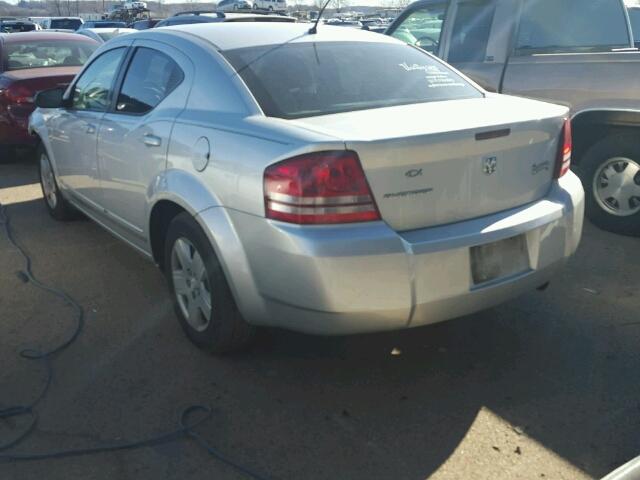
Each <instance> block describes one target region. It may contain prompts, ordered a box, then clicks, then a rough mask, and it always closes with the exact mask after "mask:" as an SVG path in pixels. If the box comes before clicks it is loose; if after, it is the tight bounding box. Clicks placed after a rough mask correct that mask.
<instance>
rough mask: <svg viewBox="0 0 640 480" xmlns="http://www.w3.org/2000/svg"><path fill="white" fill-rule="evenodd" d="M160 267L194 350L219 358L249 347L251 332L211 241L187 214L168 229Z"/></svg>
mask: <svg viewBox="0 0 640 480" xmlns="http://www.w3.org/2000/svg"><path fill="white" fill-rule="evenodd" d="M164 265H165V275H166V277H167V282H168V284H169V290H170V292H171V294H172V295H173V300H174V306H175V311H176V315H177V316H178V319H179V321H180V325H181V326H182V328H183V330H184V331H185V333H186V335H187V337H188V338H189V339H190V340H191V341H192V342H193V343H194V344H195V345H197V346H198V347H200V348H202V349H204V350H207V351H209V352H211V353H217V354H220V353H228V352H233V351H236V350H240V349H242V348H245V347H246V346H248V345H249V344H250V343H251V341H252V340H253V337H254V335H255V327H252V326H251V325H249V324H248V323H246V322H245V321H244V319H243V318H242V316H241V314H240V311H239V310H238V307H237V305H236V302H235V299H234V298H233V295H232V293H231V289H230V288H229V284H228V283H227V279H226V277H225V274H224V271H223V270H222V266H221V265H220V262H219V261H218V258H217V256H216V254H215V251H214V250H213V247H212V246H211V243H210V242H209V239H208V238H207V236H206V235H205V233H204V232H203V231H202V228H200V225H198V223H197V222H196V221H195V220H194V219H193V217H192V216H191V215H190V214H189V213H186V212H185V213H181V214H179V215H177V216H176V217H175V218H174V219H173V220H172V222H171V224H170V225H169V229H168V231H167V237H166V242H165V251H164Z"/></svg>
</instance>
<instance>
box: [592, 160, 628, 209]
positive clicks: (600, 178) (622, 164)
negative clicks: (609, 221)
mask: <svg viewBox="0 0 640 480" xmlns="http://www.w3.org/2000/svg"><path fill="white" fill-rule="evenodd" d="M593 194H594V196H595V199H596V201H597V202H598V205H600V207H601V208H602V209H603V210H605V211H606V212H608V213H610V214H611V215H615V216H618V217H628V216H630V215H634V214H636V213H638V212H640V164H638V162H636V161H635V160H631V159H629V158H624V157H615V158H611V159H609V160H607V161H606V162H604V163H603V164H602V165H601V166H600V168H599V169H598V171H597V172H596V175H595V177H594V179H593Z"/></svg>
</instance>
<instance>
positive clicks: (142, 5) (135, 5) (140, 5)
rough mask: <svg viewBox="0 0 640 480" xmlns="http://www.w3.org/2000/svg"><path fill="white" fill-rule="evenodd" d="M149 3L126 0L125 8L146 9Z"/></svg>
mask: <svg viewBox="0 0 640 480" xmlns="http://www.w3.org/2000/svg"><path fill="white" fill-rule="evenodd" d="M146 8H147V3H146V2H125V3H124V9H125V10H146Z"/></svg>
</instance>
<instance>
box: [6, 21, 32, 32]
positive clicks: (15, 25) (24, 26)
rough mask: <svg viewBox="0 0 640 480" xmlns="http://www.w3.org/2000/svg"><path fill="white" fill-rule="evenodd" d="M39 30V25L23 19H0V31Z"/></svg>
mask: <svg viewBox="0 0 640 480" xmlns="http://www.w3.org/2000/svg"><path fill="white" fill-rule="evenodd" d="M34 30H40V25H38V24H36V23H33V22H26V21H23V20H0V33H17V32H32V31H34Z"/></svg>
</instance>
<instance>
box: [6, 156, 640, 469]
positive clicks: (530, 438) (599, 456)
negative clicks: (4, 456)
mask: <svg viewBox="0 0 640 480" xmlns="http://www.w3.org/2000/svg"><path fill="white" fill-rule="evenodd" d="M0 202H2V203H3V204H5V205H7V206H8V211H9V214H10V216H11V218H12V223H13V228H14V232H15V236H16V239H17V240H18V241H19V242H20V243H21V244H22V245H24V247H25V248H26V249H27V250H28V252H29V253H30V255H31V256H32V258H33V270H34V273H35V274H36V275H37V276H38V277H39V278H40V279H41V280H42V281H44V282H46V283H48V284H51V285H55V286H57V287H59V288H62V289H64V290H65V291H66V292H68V293H69V294H70V295H72V296H73V297H74V298H75V299H76V300H77V301H78V302H79V303H81V304H82V305H83V307H84V308H85V311H86V325H85V329H84V331H83V332H82V334H81V336H80V337H79V338H78V340H77V341H76V343H74V344H73V345H72V346H71V348H69V349H68V350H66V351H65V352H63V353H62V354H61V355H59V356H58V357H56V358H55V360H54V362H53V366H54V377H53V382H52V385H51V388H50V391H49V392H48V394H47V396H46V397H45V399H44V400H43V401H42V402H41V403H40V404H39V406H38V407H37V412H38V415H39V421H38V423H37V426H36V428H35V430H34V431H33V433H32V435H31V436H30V437H28V439H27V440H25V441H24V442H22V443H21V444H20V445H19V446H18V447H16V448H15V449H14V451H15V452H46V451H52V450H56V449H68V448H80V447H87V446H96V445H104V444H110V443H114V442H122V441H128V440H135V439H139V438H145V437H148V436H152V435H156V434H160V433H163V432H166V431H169V430H172V429H174V428H176V426H177V417H178V414H179V412H180V411H181V410H182V409H184V408H185V407H187V406H189V405H191V404H196V403H197V404H206V405H209V406H211V408H212V410H213V414H212V417H211V418H210V419H209V420H208V421H207V422H205V423H204V424H203V425H201V426H199V427H197V432H198V433H199V434H200V435H201V436H202V437H203V438H204V439H205V440H206V441H207V442H208V443H209V444H210V445H211V446H213V447H215V448H216V449H218V450H219V451H221V452H223V453H224V454H225V455H227V456H228V457H230V458H231V459H233V460H234V461H236V462H239V463H241V464H243V465H245V466H247V467H249V468H251V469H253V470H256V471H258V472H261V473H262V474H263V475H264V476H265V477H267V478H273V479H283V480H284V479H305V480H311V479H354V480H359V479H368V480H372V479H407V480H419V479H425V478H429V477H431V478H434V479H437V480H441V479H442V480H444V479H492V480H495V479H543V478H546V479H583V478H585V479H586V478H600V477H601V476H603V475H604V474H606V473H607V472H609V471H610V470H612V469H614V468H615V467H617V466H619V465H620V464H622V463H624V462H626V461H627V460H629V459H631V458H632V457H635V456H636V455H638V454H640V348H639V345H640V315H639V312H640V255H639V252H640V239H637V238H628V237H621V236H616V235H612V234H609V233H606V232H603V231H601V230H598V229H596V228H594V227H592V226H591V225H589V224H587V225H586V229H585V234H584V238H583V242H582V244H581V246H580V249H579V251H578V254H577V255H576V256H575V258H574V259H572V260H571V261H570V263H569V264H568V265H567V267H566V268H565V269H564V270H563V272H562V273H560V274H559V275H558V276H557V277H556V278H555V279H554V281H553V282H552V284H551V285H550V287H549V288H548V289H547V290H546V291H544V292H538V291H532V292H530V293H528V294H526V295H524V296H522V297H520V298H518V299H515V300H513V301H510V302H509V303H507V304H505V305H502V306H499V307H497V308H493V309H491V310H488V311H485V312H481V313H478V314H475V315H471V316H468V317H464V318H460V319H457V320H453V321H450V322H446V323H442V324H438V325H433V326H429V327H425V328H420V329H415V330H410V331H404V332H394V333H384V334H375V335H362V336H352V337H339V338H323V337H313V336H305V335H299V334H294V333H290V332H284V331H266V332H263V333H262V334H261V336H260V338H259V341H258V343H257V344H256V346H255V347H254V348H253V349H251V350H250V351H248V352H244V353H240V354H236V355H231V356H224V357H214V356H211V355H208V354H206V353H204V352H201V351H199V350H197V349H196V348H195V347H193V346H192V345H191V344H190V343H189V342H188V341H187V339H186V338H185V336H184V335H183V333H182V331H181V329H180V327H179V325H178V322H177V320H176V318H175V316H174V313H173V310H172V306H171V302H170V299H169V296H168V293H167V287H166V285H165V281H164V278H163V276H162V274H161V273H160V272H159V271H158V270H157V269H156V267H155V266H154V265H152V264H151V263H149V262H148V261H147V260H145V259H144V258H143V257H141V256H140V255H139V254H137V253H136V252H135V251H133V250H132V249H130V248H129V247H128V246H126V245H124V244H123V243H121V242H120V241H118V240H116V239H115V238H113V237H112V236H110V235H109V234H108V233H106V232H105V231H103V230H102V229H100V228H99V227H98V226H96V225H95V224H93V223H92V222H90V221H87V220H78V221H73V222H69V223H59V222H56V221H54V220H53V219H52V218H50V217H49V215H48V214H47V212H46V210H45V207H44V205H43V202H42V199H41V193H40V190H39V186H38V185H37V174H36V168H35V165H34V164H33V163H32V162H30V161H29V160H28V159H27V158H19V159H14V160H12V161H8V162H7V161H6V159H5V161H4V162H3V163H1V164H0ZM0 266H1V273H0V409H1V408H3V407H7V406H9V405H13V404H16V403H24V402H28V401H30V399H32V398H33V397H35V396H36V395H37V393H38V391H39V389H40V388H41V386H42V382H43V379H44V371H43V369H42V365H40V364H38V363H37V362H33V361H28V360H24V359H21V358H20V357H19V356H18V355H17V352H18V351H19V350H20V349H21V348H22V347H23V346H37V347H40V348H44V347H46V346H47V345H51V344H54V343H56V342H57V341H59V340H60V339H62V338H64V337H65V335H67V334H68V333H69V331H70V330H71V329H72V328H73V317H72V311H71V309H69V308H68V307H67V306H65V305H64V303H63V302H61V301H59V300H56V299H54V298H53V297H51V296H49V295H47V294H45V293H43V292H41V291H39V290H37V289H35V288H34V287H33V286H32V285H31V284H30V283H25V282H23V280H22V279H21V275H20V274H19V273H18V272H20V271H21V270H22V269H24V266H23V263H22V261H21V258H20V256H19V255H18V253H17V252H16V251H15V249H14V248H12V246H11V245H10V244H9V242H8V241H7V239H6V238H5V236H4V234H3V233H1V232H0ZM301 321H302V319H301ZM26 422H27V419H26V417H25V418H13V419H10V420H8V421H5V422H2V421H0V443H2V442H3V441H6V440H7V439H9V438H11V436H12V435H15V434H16V433H17V432H18V431H20V430H19V429H20V428H22V427H24V425H25V423H26ZM0 478H2V479H3V480H29V479H34V480H35V479H47V480H57V479H61V480H62V479H64V480H68V479H76V478H78V479H80V478H81V479H83V480H98V479H136V480H144V479H242V478H246V477H244V476H243V475H241V474H239V473H237V472H236V471H235V470H234V469H232V468H231V467H229V466H227V465H225V464H223V463H222V462H220V461H218V460H216V459H214V458H212V457H211V456H209V455H208V454H207V453H206V452H205V451H204V450H203V449H202V448H201V447H200V446H199V445H198V444H197V443H196V442H194V441H193V440H191V439H187V438H182V439H179V440H177V441H174V442H171V443H166V444H161V445H155V446H152V447H145V448H142V449H138V450H131V451H121V452H115V453H106V454H98V455H92V456H83V457H74V458H65V459H56V460H42V461H34V462H8V463H7V462H4V463H3V462H0Z"/></svg>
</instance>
